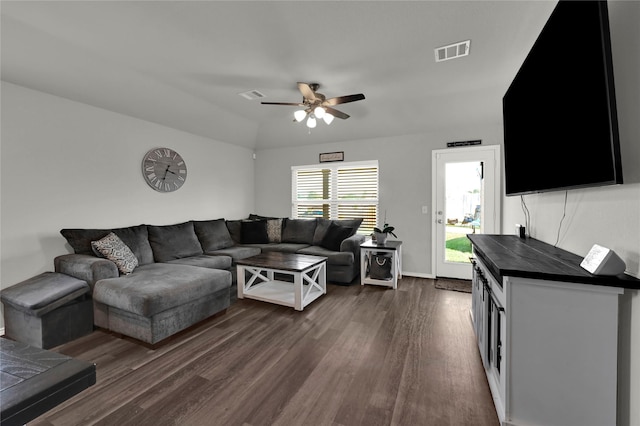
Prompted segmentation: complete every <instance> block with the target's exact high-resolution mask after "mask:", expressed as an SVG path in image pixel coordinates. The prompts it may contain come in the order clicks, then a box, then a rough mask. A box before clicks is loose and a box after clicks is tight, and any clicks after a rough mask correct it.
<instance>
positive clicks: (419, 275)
mask: <svg viewBox="0 0 640 426" xmlns="http://www.w3.org/2000/svg"><path fill="white" fill-rule="evenodd" d="M402 276H403V277H404V276H407V277H416V278H429V279H432V280H433V279H435V278H436V276H435V275H433V274H425V273H423V272H406V271H402Z"/></svg>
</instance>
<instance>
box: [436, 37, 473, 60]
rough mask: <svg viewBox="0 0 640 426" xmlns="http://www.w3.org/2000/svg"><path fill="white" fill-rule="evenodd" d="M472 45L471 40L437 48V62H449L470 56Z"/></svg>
mask: <svg viewBox="0 0 640 426" xmlns="http://www.w3.org/2000/svg"><path fill="white" fill-rule="evenodd" d="M470 45H471V40H466V41H461V42H459V43H454V44H449V45H447V46H442V47H437V48H435V49H434V51H435V53H436V62H442V61H448V60H449V59H455V58H460V57H462V56H467V55H468V54H469V46H470Z"/></svg>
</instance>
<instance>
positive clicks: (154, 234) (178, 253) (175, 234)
mask: <svg viewBox="0 0 640 426" xmlns="http://www.w3.org/2000/svg"><path fill="white" fill-rule="evenodd" d="M148 230H149V243H150V244H151V248H152V249H153V257H154V258H155V260H156V262H167V261H169V260H174V259H182V258H183V257H189V256H197V255H200V254H202V253H203V252H202V246H201V245H200V241H198V237H197V236H196V233H195V231H194V229H193V222H184V223H179V224H176V225H165V226H154V225H148Z"/></svg>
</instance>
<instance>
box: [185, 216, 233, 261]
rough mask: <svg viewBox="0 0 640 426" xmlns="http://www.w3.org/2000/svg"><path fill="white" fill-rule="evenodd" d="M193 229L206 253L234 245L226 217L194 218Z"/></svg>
mask: <svg viewBox="0 0 640 426" xmlns="http://www.w3.org/2000/svg"><path fill="white" fill-rule="evenodd" d="M193 229H194V230H195V232H196V236H197V237H198V240H199V241H200V245H201V246H202V250H203V251H204V252H205V253H210V252H212V251H215V250H220V249H223V248H227V247H231V246H233V240H232V239H231V234H229V229H228V228H227V223H226V221H225V220H224V219H215V220H202V221H196V220H194V221H193Z"/></svg>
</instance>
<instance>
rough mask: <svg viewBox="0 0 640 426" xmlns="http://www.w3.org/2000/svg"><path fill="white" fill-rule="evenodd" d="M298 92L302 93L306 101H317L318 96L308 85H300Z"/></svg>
mask: <svg viewBox="0 0 640 426" xmlns="http://www.w3.org/2000/svg"><path fill="white" fill-rule="evenodd" d="M298 90H299V91H300V93H302V96H303V97H304V98H305V99H308V100H310V101H311V102H313V101H315V100H316V94H315V92H314V91H313V89H312V88H311V86H309V85H308V84H307V83H298Z"/></svg>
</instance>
